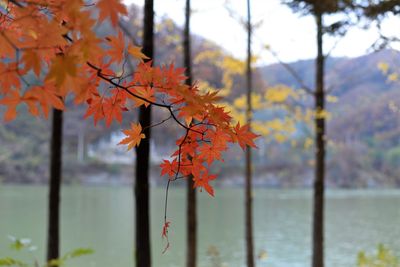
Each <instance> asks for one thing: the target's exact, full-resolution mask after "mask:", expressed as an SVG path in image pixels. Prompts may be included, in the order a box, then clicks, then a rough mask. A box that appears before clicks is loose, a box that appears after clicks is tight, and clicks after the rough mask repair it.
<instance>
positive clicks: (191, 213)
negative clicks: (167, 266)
mask: <svg viewBox="0 0 400 267" xmlns="http://www.w3.org/2000/svg"><path fill="white" fill-rule="evenodd" d="M190 44H191V42H190V0H186V7H185V29H184V34H183V50H184V55H183V56H184V65H185V68H186V76H187V77H188V79H187V80H186V84H187V85H192V60H191V47H190ZM193 184H194V182H193V177H191V176H190V177H188V180H187V207H186V208H187V221H186V236H187V237H186V238H187V240H186V242H187V244H186V249H187V251H186V266H187V267H196V263H197V207H196V202H197V200H196V191H195V190H194V188H193Z"/></svg>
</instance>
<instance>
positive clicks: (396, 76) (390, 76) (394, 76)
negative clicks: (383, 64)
mask: <svg viewBox="0 0 400 267" xmlns="http://www.w3.org/2000/svg"><path fill="white" fill-rule="evenodd" d="M398 79H399V75H398V74H397V73H394V72H393V73H391V74H390V75H389V76H388V80H389V81H391V82H395V81H397V80H398Z"/></svg>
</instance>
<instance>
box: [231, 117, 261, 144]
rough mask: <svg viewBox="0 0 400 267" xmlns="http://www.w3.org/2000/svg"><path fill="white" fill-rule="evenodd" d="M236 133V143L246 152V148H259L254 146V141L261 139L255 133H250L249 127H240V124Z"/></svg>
mask: <svg viewBox="0 0 400 267" xmlns="http://www.w3.org/2000/svg"><path fill="white" fill-rule="evenodd" d="M234 131H235V133H236V135H235V138H236V141H237V142H238V143H239V145H240V147H241V148H242V149H243V150H244V149H245V147H246V146H250V147H254V148H257V146H256V144H254V141H253V140H254V139H255V138H257V137H259V136H260V135H257V134H255V133H252V132H250V131H249V125H243V126H240V123H239V122H238V123H237V124H236V126H235V128H234Z"/></svg>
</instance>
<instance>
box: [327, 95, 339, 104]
mask: <svg viewBox="0 0 400 267" xmlns="http://www.w3.org/2000/svg"><path fill="white" fill-rule="evenodd" d="M326 101H328V102H330V103H336V102H338V98H337V97H336V96H333V95H328V96H327V97H326Z"/></svg>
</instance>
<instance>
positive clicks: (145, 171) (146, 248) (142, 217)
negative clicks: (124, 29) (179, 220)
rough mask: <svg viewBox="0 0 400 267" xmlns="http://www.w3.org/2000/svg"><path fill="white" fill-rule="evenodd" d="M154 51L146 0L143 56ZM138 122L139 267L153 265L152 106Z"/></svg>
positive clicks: (150, 0) (151, 17)
mask: <svg viewBox="0 0 400 267" xmlns="http://www.w3.org/2000/svg"><path fill="white" fill-rule="evenodd" d="M153 50H154V3H153V0H146V1H145V4H144V21H143V53H144V54H145V55H146V56H148V57H149V58H151V59H152V58H153V55H154V53H153ZM139 123H140V124H141V125H142V127H143V129H144V130H143V133H144V134H145V136H146V138H145V139H143V140H142V142H140V145H139V146H138V147H137V149H136V165H135V169H136V172H135V173H136V179H135V188H134V191H135V206H136V214H135V220H136V242H135V243H136V247H135V253H136V257H135V260H136V267H150V266H151V246H150V188H149V176H150V175H149V167H150V136H151V132H150V128H151V127H149V126H150V125H151V106H148V107H147V108H146V107H145V106H144V105H142V106H140V109H139Z"/></svg>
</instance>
